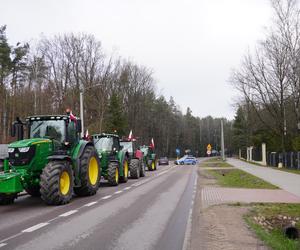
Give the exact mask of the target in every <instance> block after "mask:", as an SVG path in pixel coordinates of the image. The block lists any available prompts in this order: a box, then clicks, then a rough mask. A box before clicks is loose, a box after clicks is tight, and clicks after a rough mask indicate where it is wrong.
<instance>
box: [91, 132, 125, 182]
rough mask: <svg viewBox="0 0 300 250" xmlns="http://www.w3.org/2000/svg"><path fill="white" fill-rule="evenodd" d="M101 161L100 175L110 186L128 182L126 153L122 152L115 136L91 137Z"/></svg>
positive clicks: (118, 139) (118, 140) (97, 135)
mask: <svg viewBox="0 0 300 250" xmlns="http://www.w3.org/2000/svg"><path fill="white" fill-rule="evenodd" d="M92 137H93V142H94V145H95V147H96V150H97V152H98V155H99V158H100V161H101V170H102V171H101V174H102V176H103V177H104V179H106V180H108V182H109V184H110V185H112V186H117V185H118V184H119V183H120V182H123V183H125V182H127V181H128V173H129V165H128V158H129V155H128V152H125V151H123V150H122V148H123V147H122V146H121V145H120V138H119V136H118V135H115V134H105V133H102V134H95V135H92Z"/></svg>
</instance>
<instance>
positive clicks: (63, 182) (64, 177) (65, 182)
mask: <svg viewBox="0 0 300 250" xmlns="http://www.w3.org/2000/svg"><path fill="white" fill-rule="evenodd" d="M70 184H71V181H70V175H69V173H68V172H67V171H63V172H62V174H61V175H60V178H59V189H60V192H61V193H62V195H66V194H68V193H69V191H70Z"/></svg>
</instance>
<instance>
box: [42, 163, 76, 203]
mask: <svg viewBox="0 0 300 250" xmlns="http://www.w3.org/2000/svg"><path fill="white" fill-rule="evenodd" d="M73 185H74V183H73V170H72V168H71V166H70V164H69V162H66V161H50V162H49V163H48V164H47V165H46V167H45V168H44V169H43V173H42V174H41V182H40V186H41V188H40V192H41V197H42V199H43V200H44V201H45V202H46V203H47V204H48V205H63V204H66V203H68V202H70V200H71V199H72V195H73Z"/></svg>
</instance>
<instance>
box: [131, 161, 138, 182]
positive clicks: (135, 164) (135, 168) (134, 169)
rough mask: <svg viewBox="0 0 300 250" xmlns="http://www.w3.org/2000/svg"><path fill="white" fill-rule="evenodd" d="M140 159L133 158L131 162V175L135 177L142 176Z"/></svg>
mask: <svg viewBox="0 0 300 250" xmlns="http://www.w3.org/2000/svg"><path fill="white" fill-rule="evenodd" d="M139 163H140V162H139V160H138V159H132V160H131V161H130V164H129V170H130V177H131V178H133V179H138V178H140V164H139Z"/></svg>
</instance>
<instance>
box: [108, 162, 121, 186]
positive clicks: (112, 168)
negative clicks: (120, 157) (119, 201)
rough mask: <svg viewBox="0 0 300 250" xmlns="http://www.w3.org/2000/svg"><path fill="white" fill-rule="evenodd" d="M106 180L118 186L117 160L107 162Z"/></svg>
mask: <svg viewBox="0 0 300 250" xmlns="http://www.w3.org/2000/svg"><path fill="white" fill-rule="evenodd" d="M107 180H108V183H109V184H110V185H112V186H118V185H119V180H120V176H119V164H118V163H117V162H114V161H112V162H110V163H109V164H108V168H107Z"/></svg>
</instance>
